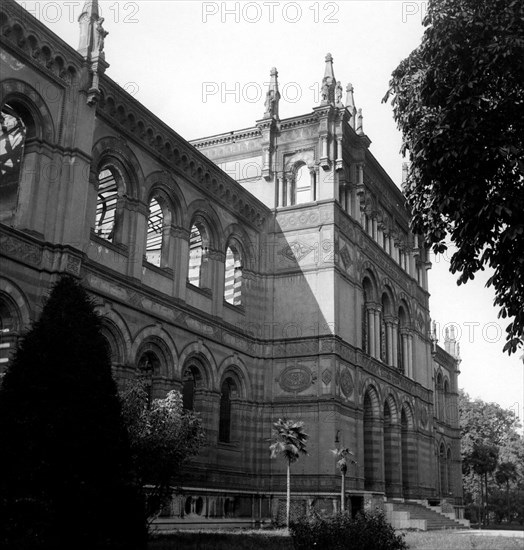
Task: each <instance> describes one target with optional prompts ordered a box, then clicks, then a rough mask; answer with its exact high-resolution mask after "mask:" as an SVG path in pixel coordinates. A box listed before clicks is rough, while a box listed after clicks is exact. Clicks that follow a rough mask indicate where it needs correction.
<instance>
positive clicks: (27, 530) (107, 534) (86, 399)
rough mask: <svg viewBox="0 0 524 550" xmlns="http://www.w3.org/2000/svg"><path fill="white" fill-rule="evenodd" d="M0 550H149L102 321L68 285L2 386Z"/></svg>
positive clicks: (54, 297)
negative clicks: (146, 546) (64, 549)
mask: <svg viewBox="0 0 524 550" xmlns="http://www.w3.org/2000/svg"><path fill="white" fill-rule="evenodd" d="M0 434H1V436H2V452H1V453H0V472H1V475H0V547H1V548H3V549H6V550H8V549H9V550H14V549H16V550H25V549H31V550H44V549H45V550H61V549H63V548H67V549H70V548H74V549H75V550H101V549H111V550H116V549H120V550H136V549H137V548H142V547H144V546H145V536H146V530H145V523H144V521H143V519H142V518H143V504H142V501H141V499H140V494H139V493H138V491H137V490H136V488H135V485H134V480H133V476H132V470H131V455H130V449H129V443H128V440H127V434H126V431H125V428H124V425H123V423H122V418H121V409H120V401H119V399H118V395H117V389H116V385H115V382H114V381H113V379H112V377H111V363H110V360H109V355H108V350H107V345H106V341H105V340H104V338H103V336H102V334H101V332H100V318H99V317H98V316H97V315H96V313H95V312H94V310H93V305H92V303H91V301H90V299H89V297H88V295H87V293H86V292H85V290H84V289H83V288H82V287H81V286H80V285H79V284H78V283H77V282H76V281H75V280H74V279H70V278H63V279H61V280H60V281H59V282H58V283H57V284H56V285H55V287H54V289H53V291H52V293H51V296H50V298H49V300H48V301H47V303H46V305H45V307H44V308H43V311H42V315H41V317H40V320H39V321H37V322H36V323H35V324H34V326H33V328H32V329H31V330H30V331H29V332H28V333H27V335H26V336H25V338H24V339H23V341H22V343H21V345H19V346H18V349H17V352H16V356H15V358H14V360H13V362H12V364H11V365H10V366H9V367H8V370H7V372H6V374H5V376H4V379H3V382H2V385H1V387H0Z"/></svg>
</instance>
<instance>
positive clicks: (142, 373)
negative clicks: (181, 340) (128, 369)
mask: <svg viewBox="0 0 524 550" xmlns="http://www.w3.org/2000/svg"><path fill="white" fill-rule="evenodd" d="M159 371H160V359H159V358H158V356H157V354H156V353H155V352H153V351H151V350H148V351H145V352H143V353H142V354H141V355H140V359H139V360H138V376H139V377H140V379H141V380H142V382H143V384H144V387H145V389H146V391H147V398H148V402H149V404H151V401H152V399H153V376H155V375H156V374H158V372H159Z"/></svg>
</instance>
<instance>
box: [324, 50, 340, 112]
mask: <svg viewBox="0 0 524 550" xmlns="http://www.w3.org/2000/svg"><path fill="white" fill-rule="evenodd" d="M337 88H338V87H337V81H336V79H335V73H334V72H333V56H332V55H331V54H330V53H328V54H326V68H325V70H324V78H323V79H322V84H321V87H320V105H321V106H323V105H335V104H336V103H340V99H341V97H342V95H340V97H338V94H339V93H340V90H338V89H337ZM340 89H342V86H340Z"/></svg>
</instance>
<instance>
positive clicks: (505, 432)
mask: <svg viewBox="0 0 524 550" xmlns="http://www.w3.org/2000/svg"><path fill="white" fill-rule="evenodd" d="M459 415H460V416H459V424H460V429H461V451H462V469H463V484H464V497H465V503H466V505H468V504H470V503H472V502H473V501H475V500H476V499H477V498H478V500H479V501H480V502H481V503H484V502H485V501H486V509H487V499H488V495H489V494H495V497H496V493H497V490H498V489H497V486H496V485H495V484H494V481H493V473H494V471H495V479H498V480H500V479H501V477H500V476H501V474H500V473H498V470H500V469H501V466H502V464H504V463H506V464H511V466H502V469H503V470H504V471H505V472H508V471H509V469H511V470H513V468H514V471H515V479H514V480H513V478H511V479H510V480H509V482H508V483H507V485H506V488H507V490H508V491H509V493H511V491H512V487H513V491H514V492H515V491H516V492H518V488H519V483H521V482H522V481H523V480H524V437H523V436H522V435H520V434H519V433H518V431H517V430H518V428H519V426H520V425H519V422H518V420H517V419H516V418H515V414H514V413H513V411H511V410H506V409H503V408H502V407H501V406H500V405H498V404H496V403H486V402H484V401H482V400H481V399H475V400H471V399H470V397H469V395H468V394H467V393H465V392H464V391H463V390H460V392H459ZM495 455H496V456H495ZM493 464H495V466H497V467H498V470H495V468H494V466H493ZM497 476H498V477H497ZM490 479H491V484H490ZM498 482H499V483H500V481H498ZM509 493H508V492H507V493H506V504H508V502H509V503H511V500H512V499H513V500H515V501H517V500H518V498H517V495H513V497H512V495H511V494H509ZM508 496H509V498H508ZM495 500H497V502H498V500H500V499H498V497H496V499H495ZM495 500H494V502H495ZM496 508H497V509H498V508H500V506H499V505H498V504H497V506H496ZM506 509H507V510H508V514H509V508H508V507H507V508H506ZM496 514H498V512H497V511H496Z"/></svg>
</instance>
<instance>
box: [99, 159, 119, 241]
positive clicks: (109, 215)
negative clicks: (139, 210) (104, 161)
mask: <svg viewBox="0 0 524 550" xmlns="http://www.w3.org/2000/svg"><path fill="white" fill-rule="evenodd" d="M118 179H119V174H118V172H117V170H116V169H115V168H114V167H113V166H106V167H105V168H103V169H102V170H101V171H100V173H99V174H98V193H97V201H96V221H95V233H96V234H97V235H98V236H99V237H101V238H102V239H106V240H108V241H113V238H114V236H115V229H116V217H117V202H118Z"/></svg>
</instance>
